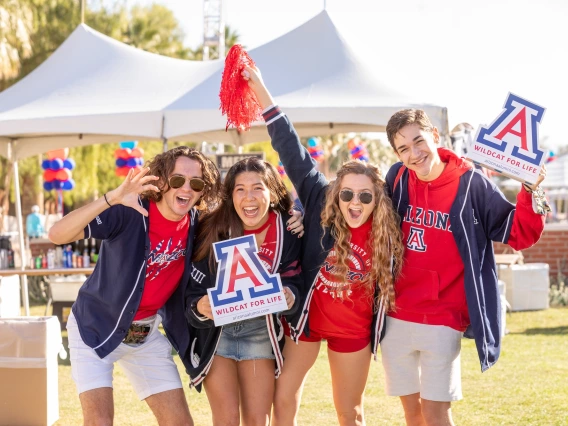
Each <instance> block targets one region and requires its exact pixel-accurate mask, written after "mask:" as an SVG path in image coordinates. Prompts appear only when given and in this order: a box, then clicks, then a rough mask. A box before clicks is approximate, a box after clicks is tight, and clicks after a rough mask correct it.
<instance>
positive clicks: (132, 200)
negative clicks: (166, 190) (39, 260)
mask: <svg viewBox="0 0 568 426" xmlns="http://www.w3.org/2000/svg"><path fill="white" fill-rule="evenodd" d="M149 170H150V169H149V168H148V167H145V168H144V169H142V170H141V171H140V172H139V173H138V174H136V175H135V174H134V170H130V171H129V172H128V175H127V176H126V178H125V179H124V182H122V183H121V184H120V186H119V187H118V188H115V189H113V190H112V191H109V192H107V193H106V194H105V195H104V196H103V197H101V198H99V199H97V200H95V201H93V202H91V203H89V204H87V205H85V206H83V207H80V208H78V209H77V210H73V211H72V212H71V213H69V214H67V215H65V217H63V218H62V219H61V220H59V221H58V222H56V223H55V224H54V225H53V226H52V227H51V229H50V230H49V239H50V240H51V241H52V242H53V243H55V244H67V243H70V242H72V241H77V240H80V239H82V238H84V237H85V235H84V229H85V227H86V226H87V225H88V224H89V223H90V222H91V221H92V220H93V219H94V218H96V217H97V216H98V215H100V214H101V213H102V212H104V211H105V210H106V209H108V208H109V207H111V206H113V205H116V204H122V205H124V206H127V207H131V208H133V209H134V210H137V211H139V212H140V213H142V214H143V215H144V216H148V212H147V211H146V209H145V208H143V207H142V206H141V205H140V204H139V203H138V196H139V195H140V194H141V193H142V192H144V191H148V190H152V191H159V189H158V187H157V186H155V185H152V184H151V183H150V182H152V181H155V180H157V179H158V177H156V176H151V175H147V173H148V171H149Z"/></svg>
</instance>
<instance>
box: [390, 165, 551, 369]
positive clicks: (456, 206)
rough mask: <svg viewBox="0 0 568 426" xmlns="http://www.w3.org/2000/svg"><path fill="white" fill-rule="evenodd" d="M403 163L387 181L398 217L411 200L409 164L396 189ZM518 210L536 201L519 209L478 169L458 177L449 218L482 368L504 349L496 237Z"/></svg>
mask: <svg viewBox="0 0 568 426" xmlns="http://www.w3.org/2000/svg"><path fill="white" fill-rule="evenodd" d="M401 167H402V163H397V164H395V165H393V166H392V167H391V169H390V170H389V172H388V173H387V177H386V181H387V186H388V189H389V191H390V193H391V194H390V195H391V198H392V202H393V205H394V207H395V209H396V210H397V211H398V214H399V216H400V217H404V215H405V214H406V210H407V207H408V203H409V201H408V173H409V172H408V169H406V170H405V171H404V172H403V173H402V175H401V177H400V179H399V180H398V182H397V183H396V188H394V190H393V185H394V183H395V179H396V176H397V174H398V172H399V169H400V168H401ZM522 191H524V190H522ZM515 215H525V216H526V215H536V213H534V212H533V210H532V204H530V205H521V204H518V205H517V208H516V207H515V205H513V204H511V203H510V202H509V201H507V199H506V198H505V196H504V195H503V194H502V193H501V191H500V190H499V189H498V188H497V187H496V186H495V185H494V184H493V182H491V181H490V180H489V179H487V178H486V177H485V176H483V175H482V174H481V173H480V172H479V171H477V170H475V169H472V170H470V171H468V172H466V173H464V174H463V175H462V176H461V177H460V182H459V186H458V192H457V195H456V198H455V200H454V202H453V204H452V207H451V209H450V223H451V229H452V234H453V236H454V240H455V241H456V245H457V247H458V251H459V253H460V257H461V259H462V261H463V264H464V285H465V293H466V300H467V308H468V311H469V317H470V321H471V323H470V325H469V327H468V328H467V330H466V331H465V333H464V336H465V337H468V338H474V339H475V345H476V346H477V353H478V355H479V360H480V362H481V371H485V370H487V369H488V368H489V367H491V366H492V365H493V364H495V363H496V362H497V359H498V358H499V353H500V351H501V337H500V336H501V329H502V326H503V325H502V324H501V302H500V297H499V288H498V285H497V270H496V269H497V268H496V265H495V257H494V254H493V244H492V241H499V242H502V243H507V242H508V240H509V236H510V235H511V229H512V227H513V222H514V219H515ZM525 216H519V217H525ZM527 222H528V221H527ZM521 223H522V221H521ZM543 227H544V224H543V225H542V228H540V230H534V232H528V233H526V235H525V237H526V238H525V239H524V241H525V242H526V247H517V249H519V250H520V249H521V248H527V247H530V246H531V245H533V244H535V243H536V242H537V241H538V239H539V238H540V234H541V233H542V229H543ZM402 273H404V267H403V272H402Z"/></svg>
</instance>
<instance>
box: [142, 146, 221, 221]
mask: <svg viewBox="0 0 568 426" xmlns="http://www.w3.org/2000/svg"><path fill="white" fill-rule="evenodd" d="M179 157H187V158H189V159H190V160H195V161H197V162H198V163H199V164H200V165H201V173H202V174H203V180H204V181H205V188H204V189H203V193H202V194H201V198H200V199H199V202H198V203H197V204H196V206H195V207H196V208H197V209H198V210H202V211H209V210H212V209H213V208H214V207H215V206H216V205H217V204H218V203H219V192H220V189H221V178H220V176H219V170H217V167H216V166H215V164H214V163H213V162H212V161H211V160H210V159H209V158H207V157H206V156H205V155H203V154H202V153H201V152H199V151H198V150H196V149H194V148H190V147H188V146H178V147H176V148H172V149H170V150H169V151H166V152H163V153H161V154H158V155H156V156H155V157H154V158H152V159H151V160H150V161H149V162H148V163H146V167H150V171H149V173H148V174H150V175H154V176H157V177H159V178H160V180H159V181H158V184H157V186H158V187H159V188H160V192H154V191H146V192H143V193H142V196H143V197H144V198H147V199H150V200H153V201H155V202H158V201H160V200H161V199H162V196H163V194H164V193H166V192H168V191H169V190H170V184H169V183H168V178H169V177H170V175H171V174H172V172H173V171H174V169H175V167H176V161H177V159H178V158H179Z"/></svg>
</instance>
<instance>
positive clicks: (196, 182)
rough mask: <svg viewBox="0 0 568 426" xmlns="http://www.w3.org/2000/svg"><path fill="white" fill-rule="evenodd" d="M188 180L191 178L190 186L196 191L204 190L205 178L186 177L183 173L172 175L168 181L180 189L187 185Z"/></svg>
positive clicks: (171, 185) (172, 186) (173, 186)
mask: <svg viewBox="0 0 568 426" xmlns="http://www.w3.org/2000/svg"><path fill="white" fill-rule="evenodd" d="M186 180H189V187H190V188H191V189H193V190H194V191H195V192H201V191H203V188H205V181H204V180H203V179H201V178H186V177H185V176H182V175H173V176H170V178H169V179H168V183H169V184H170V187H171V188H173V189H178V188H181V187H182V186H184V185H185V181H186Z"/></svg>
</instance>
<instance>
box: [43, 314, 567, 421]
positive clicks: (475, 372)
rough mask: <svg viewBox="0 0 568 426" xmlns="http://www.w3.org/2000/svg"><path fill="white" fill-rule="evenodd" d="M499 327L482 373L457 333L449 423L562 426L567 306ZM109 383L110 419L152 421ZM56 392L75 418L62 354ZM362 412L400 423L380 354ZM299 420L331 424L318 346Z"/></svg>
mask: <svg viewBox="0 0 568 426" xmlns="http://www.w3.org/2000/svg"><path fill="white" fill-rule="evenodd" d="M44 309H45V308H44V307H34V308H33V310H32V314H34V315H43V313H44ZM507 329H508V331H509V334H508V335H507V336H505V338H504V341H503V349H502V352H501V358H500V360H499V362H498V363H497V364H496V365H495V366H493V367H492V368H491V369H490V370H489V371H487V372H485V373H483V374H481V372H480V366H479V361H478V358H477V352H476V350H475V345H474V342H473V341H471V340H468V339H464V340H463V342H462V381H463V393H464V400H463V401H460V402H457V403H455V404H453V415H454V420H455V422H456V424H458V425H539V426H540V425H568V309H548V310H546V311H534V312H516V313H512V314H510V315H507ZM65 336H66V333H65V334H64V337H65ZM64 340H65V343H66V338H64ZM175 358H176V363H177V364H178V367H179V370H180V374H181V377H182V380H183V382H184V385H185V388H186V396H187V399H188V402H189V407H190V410H191V412H192V415H193V418H194V420H195V424H196V425H209V424H211V416H210V411H209V405H208V403H207V398H206V396H205V393H202V394H198V393H197V392H196V391H195V390H190V389H189V388H188V386H187V385H188V379H187V375H186V374H185V372H184V370H183V368H182V366H181V362H179V358H178V357H175ZM114 390H115V392H114V397H115V424H116V425H156V424H157V423H156V421H155V420H154V418H153V416H152V413H151V412H150V410H149V409H148V407H147V406H146V404H145V403H144V402H141V401H138V400H137V398H136V396H135V394H134V391H133V390H132V388H131V386H130V384H129V383H128V381H127V380H126V377H125V376H124V374H123V373H122V371H121V369H120V367H118V366H117V367H116V368H115V378H114ZM59 392H60V393H59V404H60V420H59V421H58V422H57V423H56V424H57V425H79V424H81V422H82V417H81V407H80V404H79V398H78V396H77V395H76V393H75V385H74V383H73V381H72V379H71V368H70V366H69V362H68V360H66V361H61V360H60V365H59ZM365 414H366V419H367V424H368V425H370V426H372V425H403V424H404V416H403V412H402V408H401V407H400V403H399V401H398V399H397V398H391V397H387V396H386V395H385V393H384V374H383V369H382V365H381V363H380V361H379V362H373V363H372V365H371V371H370V374H369V380H368V382H367V389H366V392H365ZM299 424H300V425H318V426H319V425H328V424H329V425H333V424H337V420H336V416H335V411H334V408H333V400H332V394H331V378H330V374H329V367H328V363H327V352H326V346H325V345H322V349H321V352H320V355H319V358H318V361H317V362H316V364H315V366H314V368H313V369H312V371H311V372H310V376H309V378H308V380H307V384H306V388H305V390H304V398H303V401H302V407H301V409H300V416H299Z"/></svg>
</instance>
